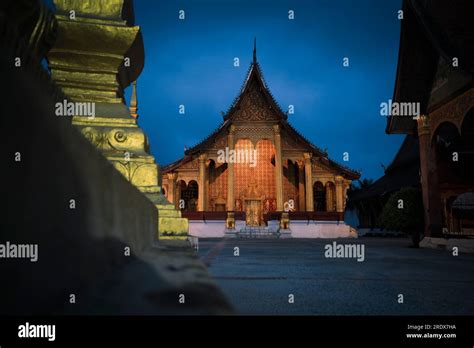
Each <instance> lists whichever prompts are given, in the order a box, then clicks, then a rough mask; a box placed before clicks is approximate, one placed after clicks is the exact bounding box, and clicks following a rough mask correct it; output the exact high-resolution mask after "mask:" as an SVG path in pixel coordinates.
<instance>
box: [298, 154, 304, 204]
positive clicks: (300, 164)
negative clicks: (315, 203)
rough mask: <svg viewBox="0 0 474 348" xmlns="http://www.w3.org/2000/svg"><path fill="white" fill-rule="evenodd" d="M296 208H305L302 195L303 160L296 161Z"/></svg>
mask: <svg viewBox="0 0 474 348" xmlns="http://www.w3.org/2000/svg"><path fill="white" fill-rule="evenodd" d="M297 164H298V210H299V211H304V210H305V196H304V162H302V161H298V162H297Z"/></svg>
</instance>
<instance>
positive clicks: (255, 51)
mask: <svg viewBox="0 0 474 348" xmlns="http://www.w3.org/2000/svg"><path fill="white" fill-rule="evenodd" d="M256 63H257V37H256V36H255V37H254V38H253V64H256Z"/></svg>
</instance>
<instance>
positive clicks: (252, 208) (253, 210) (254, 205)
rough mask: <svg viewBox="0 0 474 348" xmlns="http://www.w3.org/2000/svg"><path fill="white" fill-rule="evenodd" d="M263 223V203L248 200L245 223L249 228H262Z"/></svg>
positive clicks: (246, 202)
mask: <svg viewBox="0 0 474 348" xmlns="http://www.w3.org/2000/svg"><path fill="white" fill-rule="evenodd" d="M261 222H262V201H261V200H256V199H252V200H250V199H249V200H246V201H245V223H246V224H247V226H260V224H261Z"/></svg>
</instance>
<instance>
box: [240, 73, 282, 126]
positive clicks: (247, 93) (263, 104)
mask: <svg viewBox="0 0 474 348" xmlns="http://www.w3.org/2000/svg"><path fill="white" fill-rule="evenodd" d="M248 82H249V83H248V84H247V85H246V88H245V90H244V92H243V94H242V95H241V96H240V98H239V102H238V104H237V108H236V110H235V111H234V113H233V115H232V119H233V120H236V121H278V120H280V117H279V116H278V114H277V113H276V111H275V110H273V109H272V106H271V105H270V103H269V102H268V101H267V99H266V97H265V95H264V92H263V90H262V86H260V84H259V81H257V75H256V74H254V75H253V78H252V80H251V81H248Z"/></svg>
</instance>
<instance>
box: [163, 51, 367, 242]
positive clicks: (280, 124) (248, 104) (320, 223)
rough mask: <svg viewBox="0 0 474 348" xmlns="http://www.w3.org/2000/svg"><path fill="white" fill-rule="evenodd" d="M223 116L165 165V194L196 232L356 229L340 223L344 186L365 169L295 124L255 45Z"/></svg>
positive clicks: (315, 233)
mask: <svg viewBox="0 0 474 348" xmlns="http://www.w3.org/2000/svg"><path fill="white" fill-rule="evenodd" d="M223 118H224V119H223V122H222V124H221V125H220V126H219V127H218V128H217V130H216V131H214V132H213V133H212V134H210V135H209V136H208V137H207V138H205V139H204V140H203V141H202V142H200V143H199V144H197V145H195V146H194V147H192V148H189V149H187V150H186V151H185V154H184V157H183V158H181V159H179V160H177V161H176V162H174V163H171V164H169V165H167V166H164V167H163V169H162V170H163V171H162V173H163V179H162V180H163V182H162V187H163V190H164V192H165V196H166V197H167V199H168V200H169V201H170V202H172V203H174V204H175V206H176V208H179V209H181V211H182V213H183V217H187V218H188V219H189V220H190V221H189V222H190V234H191V235H197V236H201V237H202V236H223V235H224V230H227V231H228V230H229V229H231V230H235V231H236V233H239V231H245V230H246V229H247V228H249V227H252V228H253V229H250V231H255V230H257V231H262V232H269V233H271V232H272V231H273V232H276V233H277V232H278V230H280V229H282V230H285V231H287V233H288V235H291V236H293V237H298V236H300V237H323V236H326V237H332V236H349V235H350V234H352V235H354V231H353V230H352V231H351V230H350V227H349V226H347V225H345V224H344V222H343V221H344V209H345V205H346V191H347V189H348V188H349V185H350V183H351V181H352V180H354V179H358V178H359V177H360V174H359V173H358V172H356V171H354V170H351V169H349V168H347V167H345V166H343V165H341V164H338V163H336V162H335V161H333V160H330V159H329V158H328V155H327V153H326V151H324V150H322V149H320V148H318V147H317V146H315V145H313V144H312V143H311V142H309V141H308V140H307V139H305V138H304V137H303V136H302V135H301V134H300V133H298V131H296V130H295V129H294V128H293V127H292V126H291V124H290V123H289V122H288V113H287V112H284V111H282V109H281V108H280V107H279V105H278V104H277V102H276V101H275V99H274V98H273V96H272V94H271V92H270V90H269V88H268V86H267V84H266V83H265V80H264V78H263V74H262V70H261V68H260V65H259V63H258V62H257V55H256V47H255V45H254V51H253V61H252V63H251V64H250V68H249V71H248V73H247V76H246V77H245V80H244V84H243V86H242V88H241V91H240V94H239V95H238V97H237V98H236V99H235V101H234V102H233V104H232V105H231V107H230V108H229V110H228V111H227V113H225V114H224V115H223ZM284 219H286V220H287V221H286V224H284V223H283V224H282V220H284ZM229 220H235V227H234V226H233V221H231V222H230V225H229ZM226 221H227V229H226ZM298 224H301V226H302V227H301V228H298V227H297V226H298ZM303 225H304V227H303Z"/></svg>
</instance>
